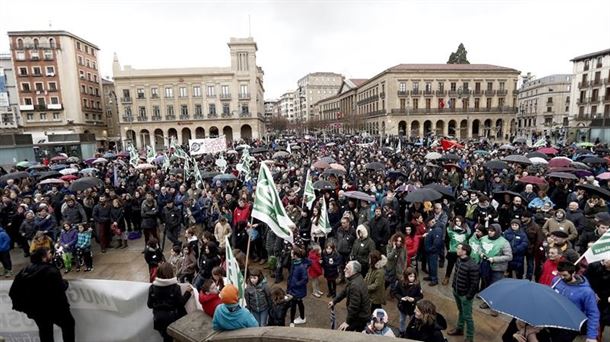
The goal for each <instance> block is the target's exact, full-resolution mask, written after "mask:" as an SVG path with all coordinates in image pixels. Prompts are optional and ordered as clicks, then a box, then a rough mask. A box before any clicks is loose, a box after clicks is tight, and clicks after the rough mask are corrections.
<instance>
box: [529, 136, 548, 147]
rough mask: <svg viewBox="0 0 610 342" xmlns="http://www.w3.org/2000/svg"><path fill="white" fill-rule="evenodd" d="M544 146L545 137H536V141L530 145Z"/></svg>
mask: <svg viewBox="0 0 610 342" xmlns="http://www.w3.org/2000/svg"><path fill="white" fill-rule="evenodd" d="M544 146H546V139H545V138H544V137H543V138H540V139H538V141H536V143H535V144H534V145H532V147H544Z"/></svg>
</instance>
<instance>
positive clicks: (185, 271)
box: [176, 245, 197, 283]
mask: <svg viewBox="0 0 610 342" xmlns="http://www.w3.org/2000/svg"><path fill="white" fill-rule="evenodd" d="M182 256H183V257H182V260H181V263H180V266H179V267H178V273H177V275H176V276H177V278H178V281H179V282H181V283H186V282H188V283H190V282H192V281H193V278H194V277H195V272H196V271H197V259H196V258H195V254H194V253H193V250H192V249H191V246H190V245H185V246H184V247H182Z"/></svg>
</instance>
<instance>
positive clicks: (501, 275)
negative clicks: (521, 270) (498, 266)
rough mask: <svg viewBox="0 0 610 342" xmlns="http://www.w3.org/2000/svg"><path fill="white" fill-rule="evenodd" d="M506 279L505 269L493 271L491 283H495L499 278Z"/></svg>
mask: <svg viewBox="0 0 610 342" xmlns="http://www.w3.org/2000/svg"><path fill="white" fill-rule="evenodd" d="M502 279H504V271H491V275H490V280H489V285H491V284H493V283H495V282H496V281H498V280H502Z"/></svg>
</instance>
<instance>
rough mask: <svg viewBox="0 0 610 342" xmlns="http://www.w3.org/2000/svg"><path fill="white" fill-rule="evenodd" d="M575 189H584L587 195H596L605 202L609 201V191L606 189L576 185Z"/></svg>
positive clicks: (589, 185)
mask: <svg viewBox="0 0 610 342" xmlns="http://www.w3.org/2000/svg"><path fill="white" fill-rule="evenodd" d="M576 187H577V188H580V189H584V190H585V192H586V193H588V194H589V195H597V196H599V197H601V198H603V199H605V200H610V191H609V190H608V189H605V188H602V187H599V186H595V185H591V184H578V185H576Z"/></svg>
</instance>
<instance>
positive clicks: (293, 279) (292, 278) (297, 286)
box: [287, 247, 310, 324]
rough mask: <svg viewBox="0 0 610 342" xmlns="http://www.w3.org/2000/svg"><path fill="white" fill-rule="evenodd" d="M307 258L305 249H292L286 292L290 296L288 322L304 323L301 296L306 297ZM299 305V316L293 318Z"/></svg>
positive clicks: (308, 263) (303, 306) (303, 308)
mask: <svg viewBox="0 0 610 342" xmlns="http://www.w3.org/2000/svg"><path fill="white" fill-rule="evenodd" d="M309 265H310V262H309V259H307V258H305V250H303V249H302V248H299V247H294V248H293V249H292V268H291V269H290V274H289V275H288V291H287V292H288V294H289V295H291V296H292V302H291V303H290V324H304V323H305V322H307V320H306V319H305V305H303V298H305V297H307V281H308V276H307V267H309ZM297 306H298V307H299V314H301V316H299V318H297V319H295V318H294V317H295V314H296V309H297Z"/></svg>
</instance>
